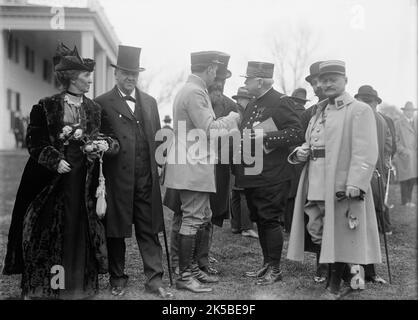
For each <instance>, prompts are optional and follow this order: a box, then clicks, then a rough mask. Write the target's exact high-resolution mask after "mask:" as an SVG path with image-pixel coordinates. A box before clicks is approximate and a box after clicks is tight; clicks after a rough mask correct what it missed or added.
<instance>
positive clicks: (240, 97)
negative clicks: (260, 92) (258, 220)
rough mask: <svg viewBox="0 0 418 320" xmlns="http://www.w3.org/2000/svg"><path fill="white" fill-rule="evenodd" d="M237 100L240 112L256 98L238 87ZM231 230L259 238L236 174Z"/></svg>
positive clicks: (233, 183)
mask: <svg viewBox="0 0 418 320" xmlns="http://www.w3.org/2000/svg"><path fill="white" fill-rule="evenodd" d="M232 99H234V100H235V101H236V102H237V105H238V108H239V112H240V113H241V114H243V113H244V110H245V108H246V107H247V105H248V103H249V102H250V101H251V100H252V99H254V96H252V95H250V94H249V92H248V90H247V89H246V88H245V87H240V88H238V92H237V94H236V95H234V96H232ZM231 180H232V190H231V231H232V233H237V234H241V235H242V236H244V237H251V238H256V239H257V238H258V234H257V232H255V231H254V230H253V228H254V226H253V222H252V221H251V219H250V211H249V209H248V206H247V203H246V201H245V194H244V189H242V188H238V187H237V186H236V185H235V176H234V175H232V176H231Z"/></svg>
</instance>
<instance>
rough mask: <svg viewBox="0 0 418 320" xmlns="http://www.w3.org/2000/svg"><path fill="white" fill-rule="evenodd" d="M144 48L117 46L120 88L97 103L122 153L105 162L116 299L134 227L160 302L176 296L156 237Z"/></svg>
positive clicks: (158, 214) (151, 109)
mask: <svg viewBox="0 0 418 320" xmlns="http://www.w3.org/2000/svg"><path fill="white" fill-rule="evenodd" d="M140 53H141V48H137V47H129V46H123V45H120V46H119V52H118V59H117V63H116V64H112V66H113V67H114V68H115V78H116V86H115V87H114V88H113V89H112V90H110V91H109V92H106V93H105V94H103V95H101V96H99V97H97V98H96V99H95V100H96V102H98V103H99V104H100V106H101V107H102V128H101V132H103V133H109V134H113V135H114V136H115V137H116V138H117V139H118V141H119V143H120V152H119V154H118V155H117V156H115V157H108V158H106V159H105V160H104V175H105V177H106V182H107V183H108V189H107V198H106V200H107V205H108V206H107V212H106V235H107V247H108V254H109V273H110V285H111V290H112V294H114V295H123V294H124V291H125V289H124V288H125V287H126V284H127V281H128V275H126V274H125V251H126V245H125V238H130V237H131V236H132V224H133V225H134V227H135V236H136V240H137V242H138V246H139V250H140V252H141V256H142V261H143V264H144V273H145V276H146V284H145V288H146V291H148V292H151V293H154V294H157V295H159V296H161V297H162V298H169V297H171V296H172V294H171V293H170V292H168V291H167V290H166V289H164V287H163V283H162V276H163V265H162V249H161V245H160V242H159V238H158V233H159V232H160V231H163V228H164V220H163V210H162V203H161V194H160V184H159V179H158V172H157V164H156V161H155V157H154V154H155V148H156V143H155V140H154V137H155V133H156V132H157V131H158V130H159V129H160V127H161V125H160V117H159V115H158V108H157V103H156V101H155V99H154V98H153V97H151V96H149V95H148V94H146V93H144V92H142V91H140V90H139V89H138V87H137V82H138V77H139V72H142V71H144V70H145V69H144V68H142V67H140V65H139V59H140Z"/></svg>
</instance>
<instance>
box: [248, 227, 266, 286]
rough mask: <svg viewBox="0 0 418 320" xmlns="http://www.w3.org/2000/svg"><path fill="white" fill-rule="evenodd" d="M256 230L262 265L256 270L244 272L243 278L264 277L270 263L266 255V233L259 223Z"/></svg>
mask: <svg viewBox="0 0 418 320" xmlns="http://www.w3.org/2000/svg"><path fill="white" fill-rule="evenodd" d="M257 230H258V241H259V242H260V246H261V251H262V253H263V265H262V266H261V267H260V268H258V269H257V270H253V271H247V272H245V276H246V277H248V278H261V277H264V276H265V274H266V272H267V269H268V266H269V263H270V260H269V257H268V254H267V242H266V232H265V230H264V229H263V227H262V226H261V225H260V224H259V223H257Z"/></svg>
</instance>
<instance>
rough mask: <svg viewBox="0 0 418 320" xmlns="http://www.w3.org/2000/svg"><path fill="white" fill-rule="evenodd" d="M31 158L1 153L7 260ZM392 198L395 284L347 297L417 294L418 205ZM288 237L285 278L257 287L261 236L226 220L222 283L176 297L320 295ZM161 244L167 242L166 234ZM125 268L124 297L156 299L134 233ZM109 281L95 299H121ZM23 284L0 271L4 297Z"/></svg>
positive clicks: (216, 243)
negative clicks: (147, 286) (252, 273)
mask: <svg viewBox="0 0 418 320" xmlns="http://www.w3.org/2000/svg"><path fill="white" fill-rule="evenodd" d="M26 160H27V153H26V151H18V152H16V151H13V152H5V151H4V152H0V179H1V183H0V261H3V259H4V256H5V254H6V245H7V234H8V231H9V225H10V215H11V211H12V208H13V204H14V199H15V196H16V190H17V187H18V184H19V181H20V177H21V174H22V170H23V167H24V165H25V163H26ZM416 194H417V192H416V189H414V202H415V203H417V198H416ZM389 202H390V203H393V204H394V205H395V207H394V208H393V209H392V210H391V221H392V225H393V235H391V236H389V237H388V243H389V254H390V262H391V271H392V280H393V283H392V284H391V285H389V284H388V285H375V284H367V290H364V291H361V292H355V293H353V294H351V295H349V296H347V297H346V298H345V299H347V300H362V299H387V300H397V299H416V298H417V269H416V267H417V212H416V209H411V208H406V207H403V206H401V205H400V191H399V185H392V186H391V190H390V196H389ZM165 220H166V226H167V227H166V229H167V232H169V226H170V222H171V215H167V216H166V217H165ZM288 238H289V237H288V235H285V243H284V249H283V254H282V257H283V260H282V270H283V281H281V282H278V283H276V284H274V285H272V286H268V287H258V286H255V284H254V281H253V280H251V279H247V278H245V277H244V276H243V274H244V272H245V271H248V270H250V269H254V268H257V267H259V266H260V264H261V262H262V256H261V250H260V246H259V244H258V240H257V239H250V238H246V237H242V236H241V235H236V234H232V232H231V231H230V225H229V221H226V222H225V223H224V226H223V228H218V227H215V231H214V236H213V244H212V255H213V256H214V257H215V258H216V259H217V260H218V263H217V264H216V265H215V267H216V268H217V269H218V270H219V271H220V272H221V274H220V282H219V283H218V284H216V285H214V286H213V288H214V290H213V292H212V293H205V294H192V293H189V292H185V291H177V290H175V289H173V290H172V291H173V293H174V294H175V299H179V300H181V299H202V300H206V299H208V300H212V299H219V300H231V299H246V300H253V299H256V300H264V299H284V300H288V299H292V300H300V299H319V298H320V297H319V296H320V294H321V293H322V292H323V288H324V286H323V285H322V284H321V285H318V284H315V283H314V281H313V275H314V272H315V257H314V255H313V254H310V253H306V256H305V257H306V258H305V262H304V263H303V264H302V263H297V262H293V261H289V260H287V259H285V257H286V251H287V240H288ZM161 244H162V245H164V240H163V237H162V235H161ZM381 245H382V257H383V258H384V263H381V264H379V265H377V266H376V270H377V273H378V274H379V275H380V276H382V277H383V278H385V279H386V280H387V279H388V275H387V268H386V260H385V255H384V246H383V238H382V237H381ZM165 257H166V256H165V249H164V267H165V269H167V264H166V260H165ZM126 267H127V268H126V269H127V270H126V272H127V273H128V275H129V276H130V279H129V284H128V292H127V294H126V295H125V296H124V297H122V298H121V299H139V300H142V299H146V300H148V299H156V298H155V297H154V296H152V295H149V294H146V293H144V275H143V272H142V261H141V258H140V254H139V250H138V247H137V244H136V241H135V239H134V238H131V239H127V257H126ZM0 268H2V264H1V265H0ZM107 280H108V278H107V275H104V276H101V278H100V288H101V290H100V293H99V295H98V296H97V297H96V299H116V298H114V297H113V296H112V295H110V293H109V291H108V289H107ZM164 281H165V282H166V283H167V284H168V283H169V280H168V273H167V272H166V273H165V275H164ZM19 285H20V276H19V275H15V276H3V275H0V299H18V298H19V296H20V289H19Z"/></svg>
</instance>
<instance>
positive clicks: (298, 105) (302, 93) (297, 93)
mask: <svg viewBox="0 0 418 320" xmlns="http://www.w3.org/2000/svg"><path fill="white" fill-rule="evenodd" d="M289 98H290V99H292V101H293V102H294V103H295V110H296V112H297V114H298V115H299V117H300V118H302V115H303V114H304V113H305V111H306V109H305V104H306V103H307V102H308V101H309V100H307V99H306V89H304V88H297V89H295V90H294V91H293V92H292V95H291V96H290V97H289ZM295 147H296V146H295ZM293 149H294V147H292V148H290V151H293ZM302 169H303V165H302V164H300V165H294V166H291V171H292V175H293V177H292V180H291V183H290V190H289V196H288V199H287V204H286V211H285V213H284V217H282V219H283V225H284V230H285V232H287V233H289V232H290V229H291V226H292V216H293V209H294V207H295V197H296V192H297V190H298V184H299V178H300V174H301V172H302Z"/></svg>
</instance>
